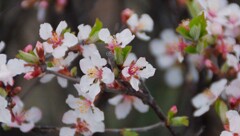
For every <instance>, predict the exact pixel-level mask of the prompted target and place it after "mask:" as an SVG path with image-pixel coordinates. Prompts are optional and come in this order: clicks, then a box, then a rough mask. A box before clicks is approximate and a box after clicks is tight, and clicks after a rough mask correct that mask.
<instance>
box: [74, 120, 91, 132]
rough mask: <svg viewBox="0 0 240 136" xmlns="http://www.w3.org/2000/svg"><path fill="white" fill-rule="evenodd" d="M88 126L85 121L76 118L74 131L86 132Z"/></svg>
mask: <svg viewBox="0 0 240 136" xmlns="http://www.w3.org/2000/svg"><path fill="white" fill-rule="evenodd" d="M88 126H89V125H88V124H87V122H86V121H82V120H80V119H78V120H77V123H76V125H75V128H76V132H77V133H80V134H82V133H84V132H88V131H89V129H88Z"/></svg>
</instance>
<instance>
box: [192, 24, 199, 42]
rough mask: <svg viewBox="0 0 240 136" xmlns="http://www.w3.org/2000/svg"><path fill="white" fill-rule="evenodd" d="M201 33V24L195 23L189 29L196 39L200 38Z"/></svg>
mask: <svg viewBox="0 0 240 136" xmlns="http://www.w3.org/2000/svg"><path fill="white" fill-rule="evenodd" d="M200 33H201V26H200V25H194V26H193V27H192V28H191V29H190V31H189V34H190V36H191V37H192V38H193V40H194V41H197V40H198V39H199V37H200Z"/></svg>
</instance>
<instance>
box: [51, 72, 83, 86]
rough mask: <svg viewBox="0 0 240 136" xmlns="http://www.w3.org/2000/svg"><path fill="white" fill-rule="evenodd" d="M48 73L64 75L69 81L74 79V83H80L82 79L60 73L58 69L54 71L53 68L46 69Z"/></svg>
mask: <svg viewBox="0 0 240 136" xmlns="http://www.w3.org/2000/svg"><path fill="white" fill-rule="evenodd" d="M46 73H49V74H54V75H56V76H59V77H62V78H65V79H67V80H69V81H72V82H74V83H79V82H80V79H79V78H74V77H70V76H66V75H63V74H61V73H58V72H56V71H52V70H46Z"/></svg>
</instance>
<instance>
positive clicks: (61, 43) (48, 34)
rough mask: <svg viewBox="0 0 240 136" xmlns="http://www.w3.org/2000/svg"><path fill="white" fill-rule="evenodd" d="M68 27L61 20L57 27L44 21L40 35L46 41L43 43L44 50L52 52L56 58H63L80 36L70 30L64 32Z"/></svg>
mask: <svg viewBox="0 0 240 136" xmlns="http://www.w3.org/2000/svg"><path fill="white" fill-rule="evenodd" d="M66 28H67V23H66V22H65V21H61V22H60V23H59V25H58V27H57V29H56V31H53V28H52V26H51V25H50V24H48V23H44V24H41V25H40V31H39V34H40V37H41V38H42V39H43V40H46V42H44V43H43V47H44V50H45V51H46V52H47V53H52V54H53V56H54V57H55V58H61V57H63V56H64V55H65V53H66V51H67V50H68V48H69V47H72V46H74V45H76V44H77V43H78V38H77V37H76V36H75V35H74V34H71V33H70V32H64V30H65V29H66Z"/></svg>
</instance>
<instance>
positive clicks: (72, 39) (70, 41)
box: [62, 32, 78, 47]
mask: <svg viewBox="0 0 240 136" xmlns="http://www.w3.org/2000/svg"><path fill="white" fill-rule="evenodd" d="M77 43H78V39H77V37H76V36H75V35H74V34H71V33H68V32H66V33H64V39H63V44H62V46H66V47H72V46H74V45H76V44H77Z"/></svg>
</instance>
